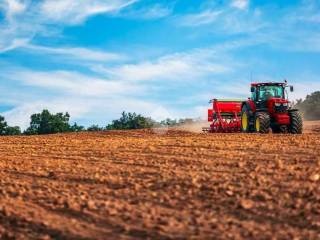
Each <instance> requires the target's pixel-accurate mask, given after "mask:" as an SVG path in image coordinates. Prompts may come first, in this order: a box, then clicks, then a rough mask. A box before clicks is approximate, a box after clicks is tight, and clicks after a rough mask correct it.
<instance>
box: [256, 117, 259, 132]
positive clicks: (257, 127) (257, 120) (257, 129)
mask: <svg viewBox="0 0 320 240" xmlns="http://www.w3.org/2000/svg"><path fill="white" fill-rule="evenodd" d="M256 131H257V132H260V119H259V118H257V119H256Z"/></svg>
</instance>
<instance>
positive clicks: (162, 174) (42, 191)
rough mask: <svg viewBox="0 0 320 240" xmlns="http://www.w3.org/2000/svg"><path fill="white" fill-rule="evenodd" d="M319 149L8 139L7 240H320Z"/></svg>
mask: <svg viewBox="0 0 320 240" xmlns="http://www.w3.org/2000/svg"><path fill="white" fill-rule="evenodd" d="M310 126H311V127H310ZM313 126H315V124H313V123H312V124H310V125H309V123H308V124H306V127H307V128H309V127H310V129H317V127H313ZM319 126H320V125H319ZM308 131H309V130H308ZM310 132H311V130H310ZM319 146H320V134H319V133H309V134H303V135H300V136H293V135H272V134H270V135H256V134H248V135H247V134H198V133H190V132H184V131H173V130H170V131H169V132H167V133H162V134H154V132H153V131H115V132H105V133H80V134H62V135H51V136H34V137H2V138H0V152H1V158H0V177H1V179H0V199H1V201H0V238H13V239H25V238H31V239H34V238H36V239H106V238H111V239H136V238H149V239H170V238H182V239H183V238H192V237H193V238H196V239H209V238H214V237H220V238H224V239H225V238H231V239H239V238H244V239H252V238H254V239H270V238H272V237H275V238H278V239H294V238H295V237H296V239H319V238H320V188H319V183H320V176H319V174H320V147H319Z"/></svg>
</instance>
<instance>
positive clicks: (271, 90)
mask: <svg viewBox="0 0 320 240" xmlns="http://www.w3.org/2000/svg"><path fill="white" fill-rule="evenodd" d="M258 95H259V100H262V101H266V100H268V99H269V98H284V92H283V87H282V86H260V87H259V91H258Z"/></svg>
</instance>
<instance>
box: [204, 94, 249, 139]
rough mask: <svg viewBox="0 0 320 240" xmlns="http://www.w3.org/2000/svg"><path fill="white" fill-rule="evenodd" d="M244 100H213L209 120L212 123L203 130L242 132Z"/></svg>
mask: <svg viewBox="0 0 320 240" xmlns="http://www.w3.org/2000/svg"><path fill="white" fill-rule="evenodd" d="M242 102H243V101H242V100H231V99H219V100H218V99H213V100H211V101H210V103H212V109H208V121H209V122H211V125H210V127H209V128H204V129H203V130H204V131H207V132H213V133H218V132H222V133H223V132H240V127H241V121H240V116H241V104H242Z"/></svg>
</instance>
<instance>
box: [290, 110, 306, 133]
mask: <svg viewBox="0 0 320 240" xmlns="http://www.w3.org/2000/svg"><path fill="white" fill-rule="evenodd" d="M289 116H290V126H289V132H290V133H292V134H302V128H303V122H302V117H301V114H300V112H299V111H293V112H289Z"/></svg>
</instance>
